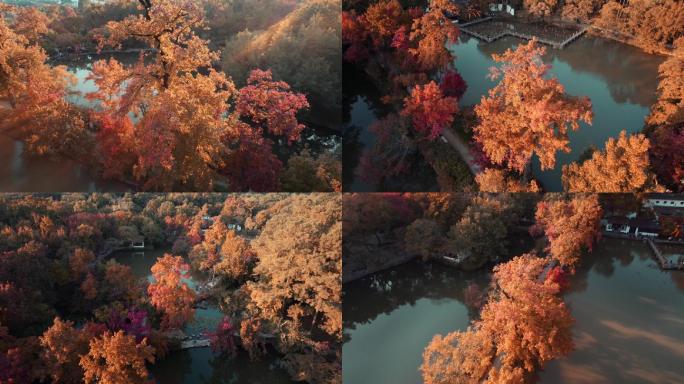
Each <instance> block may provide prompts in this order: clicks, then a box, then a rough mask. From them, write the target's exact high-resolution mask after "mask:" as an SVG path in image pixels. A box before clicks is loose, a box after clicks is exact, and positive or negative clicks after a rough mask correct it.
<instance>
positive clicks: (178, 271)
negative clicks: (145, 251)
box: [147, 254, 196, 328]
mask: <svg viewBox="0 0 684 384" xmlns="http://www.w3.org/2000/svg"><path fill="white" fill-rule="evenodd" d="M189 268H190V267H189V266H188V265H187V264H186V263H185V262H184V261H183V258H182V257H180V256H171V255H169V254H164V256H163V257H160V258H159V259H157V262H156V263H155V264H154V265H153V266H152V276H153V278H154V282H153V283H152V284H150V285H149V286H148V287H147V293H148V294H149V296H150V302H151V303H152V305H153V306H154V307H155V308H157V309H158V310H160V311H162V312H163V313H164V318H163V319H162V326H163V327H164V328H177V327H180V326H182V325H183V324H184V323H185V322H187V321H189V320H192V318H193V317H194V315H195V309H194V308H193V304H194V303H195V296H196V295H195V291H193V290H192V288H190V286H188V284H187V283H186V282H184V281H182V279H183V277H184V276H185V274H186V273H187V272H188V269H189Z"/></svg>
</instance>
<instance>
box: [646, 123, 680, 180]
mask: <svg viewBox="0 0 684 384" xmlns="http://www.w3.org/2000/svg"><path fill="white" fill-rule="evenodd" d="M650 140H651V146H650V148H649V159H650V163H651V168H652V169H653V172H654V173H655V174H656V175H657V176H658V180H659V181H660V182H662V183H663V184H664V185H665V186H666V187H667V188H668V189H670V190H672V191H673V192H682V191H684V123H680V124H673V125H664V126H661V127H658V128H656V129H655V130H654V132H653V133H652V134H651V135H650Z"/></svg>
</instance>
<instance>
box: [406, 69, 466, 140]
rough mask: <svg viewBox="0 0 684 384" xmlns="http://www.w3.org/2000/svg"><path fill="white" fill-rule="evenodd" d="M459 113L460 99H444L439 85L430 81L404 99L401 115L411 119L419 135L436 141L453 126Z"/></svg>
mask: <svg viewBox="0 0 684 384" xmlns="http://www.w3.org/2000/svg"><path fill="white" fill-rule="evenodd" d="M457 111H458V99H457V98H455V97H444V95H442V91H441V89H440V88H439V85H437V83H435V82H434V81H430V82H429V83H427V84H425V85H416V86H415V87H414V88H413V89H412V90H411V95H410V96H409V97H406V98H405V99H404V109H402V111H401V115H402V116H408V117H410V118H411V120H412V121H413V128H414V129H415V130H416V131H417V132H418V133H420V134H422V135H425V136H427V137H428V139H430V140H434V139H435V138H437V136H439V135H440V134H441V133H442V131H443V130H444V129H445V128H447V127H449V126H450V125H451V123H452V122H453V121H454V115H455V114H456V112H457Z"/></svg>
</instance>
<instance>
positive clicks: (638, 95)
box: [548, 36, 663, 107]
mask: <svg viewBox="0 0 684 384" xmlns="http://www.w3.org/2000/svg"><path fill="white" fill-rule="evenodd" d="M548 54H549V55H551V57H552V58H553V59H556V58H557V59H558V60H560V61H562V62H565V63H567V64H568V65H570V67H572V69H573V70H574V71H575V72H588V73H591V74H594V75H597V76H599V77H601V78H602V79H604V82H605V83H606V85H607V86H608V89H609V91H610V94H611V96H612V97H613V99H615V101H616V102H618V103H621V104H622V103H633V104H639V105H641V106H642V107H650V106H651V104H653V103H654V102H655V101H656V97H655V91H656V87H657V85H658V66H659V65H660V63H661V62H662V61H663V59H662V58H661V57H659V56H656V55H650V54H647V53H644V52H642V51H641V50H640V49H638V48H635V47H632V46H631V45H627V44H623V43H619V42H616V41H612V40H607V39H603V38H599V37H592V36H584V37H582V38H580V39H579V40H577V41H576V42H574V43H572V44H570V45H569V46H568V47H567V48H565V49H563V50H557V49H549V50H548Z"/></svg>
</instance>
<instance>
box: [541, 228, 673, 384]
mask: <svg viewBox="0 0 684 384" xmlns="http://www.w3.org/2000/svg"><path fill="white" fill-rule="evenodd" d="M682 276H683V273H682V272H680V271H667V272H666V271H661V270H660V269H659V268H658V267H657V265H656V263H655V261H653V259H652V257H651V254H650V250H649V249H648V247H647V245H646V244H644V243H640V242H635V241H627V240H612V239H610V240H609V239H606V240H603V241H602V242H600V243H599V244H598V245H597V246H596V249H595V250H594V253H593V254H590V255H587V256H585V257H584V259H583V260H582V265H581V267H580V269H579V270H578V271H577V274H576V275H575V276H574V277H573V279H572V287H573V289H572V292H570V293H569V294H568V295H567V296H566V302H567V303H568V304H569V305H570V307H571V308H572V314H573V316H574V317H575V319H576V325H575V330H574V337H575V343H576V350H575V352H573V353H571V354H570V355H569V356H568V357H567V358H565V359H561V360H558V361H553V362H551V363H550V364H548V365H547V366H546V368H545V369H544V372H541V373H540V374H539V379H540V381H541V382H548V383H554V382H572V383H615V382H632V383H633V382H652V383H677V382H684V368H683V367H682V366H681V364H679V362H681V360H682V358H684V334H682V332H681V330H682V326H683V325H684V306H683V305H682V298H681V295H682V293H684V287H682V286H681V285H680V284H677V282H678V281H680V279H681V278H682Z"/></svg>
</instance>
